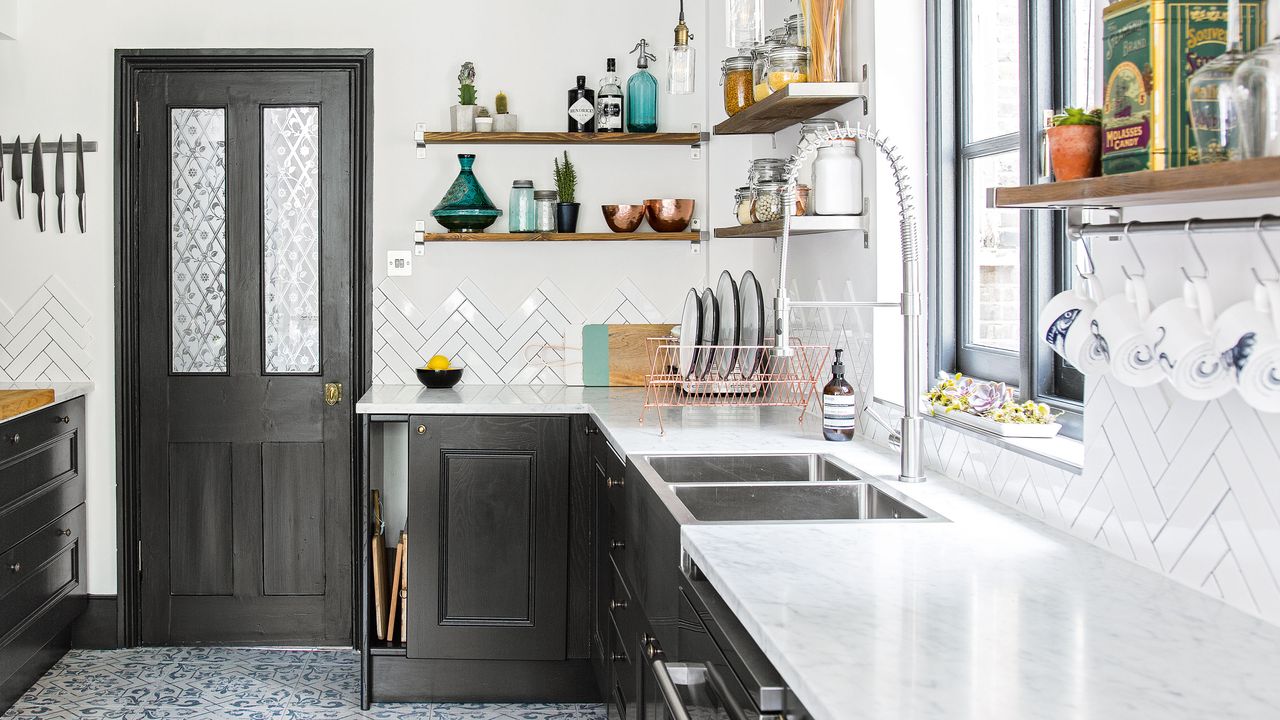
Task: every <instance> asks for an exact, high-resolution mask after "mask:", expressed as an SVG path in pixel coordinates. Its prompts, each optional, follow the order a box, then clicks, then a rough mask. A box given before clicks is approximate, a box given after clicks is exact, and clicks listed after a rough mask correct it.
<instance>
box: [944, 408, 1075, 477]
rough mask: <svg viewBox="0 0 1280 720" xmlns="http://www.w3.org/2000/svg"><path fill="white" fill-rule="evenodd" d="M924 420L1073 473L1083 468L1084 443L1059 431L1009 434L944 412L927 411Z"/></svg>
mask: <svg viewBox="0 0 1280 720" xmlns="http://www.w3.org/2000/svg"><path fill="white" fill-rule="evenodd" d="M924 417H925V420H927V421H929V422H933V423H937V424H938V425H941V426H943V427H945V428H947V429H948V430H951V431H953V432H958V433H960V434H961V435H967V436H969V437H972V438H975V439H978V440H981V441H983V442H988V443H991V444H992V445H995V446H997V447H1001V448H1004V449H1005V450H1008V451H1010V452H1015V453H1018V454H1019V455H1023V456H1026V457H1028V458H1030V459H1032V460H1036V461H1039V462H1042V463H1046V464H1049V465H1053V466H1054V467H1056V468H1059V469H1062V470H1066V471H1067V472H1070V473H1074V474H1077V475H1079V474H1081V473H1083V472H1084V443H1083V442H1081V441H1079V440H1073V439H1072V438H1069V437H1064V436H1063V435H1061V434H1059V435H1058V436H1057V437H1053V438H1009V437H1004V436H1002V435H996V434H994V433H989V432H984V431H982V430H978V429H976V428H973V427H970V426H968V425H964V424H962V423H958V422H956V421H954V420H948V419H947V418H946V417H945V416H939V415H931V414H926V415H925V416H924Z"/></svg>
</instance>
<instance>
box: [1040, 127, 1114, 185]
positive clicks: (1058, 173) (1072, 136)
mask: <svg viewBox="0 0 1280 720" xmlns="http://www.w3.org/2000/svg"><path fill="white" fill-rule="evenodd" d="M1048 133H1049V157H1050V159H1051V161H1052V162H1053V176H1054V179H1056V180H1058V181H1059V182H1062V181H1064V180H1079V179H1080V178H1091V177H1098V176H1099V175H1101V174H1102V127H1101V126H1099V125H1062V126H1059V127H1051V128H1049V131H1048Z"/></svg>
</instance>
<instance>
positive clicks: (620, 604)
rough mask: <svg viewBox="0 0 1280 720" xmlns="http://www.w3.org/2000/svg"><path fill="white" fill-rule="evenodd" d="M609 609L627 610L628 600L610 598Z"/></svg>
mask: <svg viewBox="0 0 1280 720" xmlns="http://www.w3.org/2000/svg"><path fill="white" fill-rule="evenodd" d="M609 609H610V610H626V609H627V601H626V600H610V601H609Z"/></svg>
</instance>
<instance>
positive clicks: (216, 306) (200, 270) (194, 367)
mask: <svg viewBox="0 0 1280 720" xmlns="http://www.w3.org/2000/svg"><path fill="white" fill-rule="evenodd" d="M169 120H170V124H169V129H170V133H169V147H170V151H171V153H172V159H171V164H170V168H169V186H170V191H169V203H170V209H169V223H170V224H169V268H170V310H171V315H170V325H171V333H172V336H173V337H172V349H171V351H170V352H171V360H172V362H171V367H172V369H173V372H180V373H224V372H226V371H227V233H226V218H227V214H226V206H227V172H226V170H227V168H226V161H227V113H226V110H224V109H221V108H174V109H173V110H171V111H170V113H169Z"/></svg>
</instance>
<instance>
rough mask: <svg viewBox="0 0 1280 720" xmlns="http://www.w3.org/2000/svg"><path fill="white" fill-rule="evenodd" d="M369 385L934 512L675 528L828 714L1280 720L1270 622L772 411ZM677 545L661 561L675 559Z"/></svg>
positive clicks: (372, 403) (608, 396) (388, 404)
mask: <svg viewBox="0 0 1280 720" xmlns="http://www.w3.org/2000/svg"><path fill="white" fill-rule="evenodd" d="M441 392H442V391H431V390H426V389H424V388H421V387H412V386H382V387H375V388H374V389H373V390H372V391H371V392H370V393H369V394H367V395H366V396H365V397H364V398H362V399H361V400H360V401H359V403H358V405H357V407H358V409H359V412H361V413H386V414H405V413H449V412H456V413H511V414H526V413H571V412H589V413H591V414H592V415H593V416H594V417H595V418H596V419H597V421H598V422H599V423H600V425H601V427H602V430H603V431H604V432H605V434H606V436H607V437H608V438H609V440H610V442H611V444H613V446H614V447H615V449H617V450H618V451H619V452H620V453H622V454H628V455H631V454H646V453H655V452H689V453H694V452H729V453H732V452H826V453H828V454H831V455H834V456H835V457H837V458H838V459H839V460H841V461H843V462H845V463H847V464H850V465H852V466H854V467H857V468H859V469H861V470H863V471H864V472H867V473H870V474H873V475H876V476H877V477H879V478H882V479H883V481H884V482H886V484H889V485H890V486H891V487H892V488H893V489H894V490H896V491H898V492H900V493H902V494H904V495H907V496H908V497H910V498H912V499H913V500H915V501H917V502H919V503H920V504H922V505H925V506H926V507H928V508H929V509H931V510H933V511H934V512H936V513H939V514H941V515H943V516H944V517H946V518H947V520H948V522H933V523H910V524H907V523H903V524H895V523H879V524H868V523H864V524H857V523H812V524H750V525H744V524H708V523H688V524H685V525H683V527H682V529H681V537H682V544H683V546H684V548H685V550H686V551H687V552H688V553H689V554H690V555H691V556H692V558H693V559H694V561H695V562H697V563H698V565H699V566H700V567H701V569H702V570H703V572H704V573H705V574H706V575H707V577H708V578H709V579H710V580H711V583H712V585H713V586H714V587H715V588H716V590H717V591H718V592H719V593H720V594H721V596H722V597H723V598H724V600H725V602H727V603H728V604H729V606H730V607H732V608H733V609H734V612H735V613H736V614H737V616H738V619H739V620H740V621H741V622H742V624H743V625H744V626H745V627H746V629H747V630H748V632H750V633H751V635H752V637H753V638H754V639H755V640H756V642H757V643H759V644H760V646H761V648H762V649H763V650H764V651H765V653H766V654H767V655H768V656H769V658H770V659H771V660H772V661H773V663H774V664H775V666H776V667H777V669H778V671H779V672H780V673H781V674H782V676H783V677H784V678H785V679H786V681H787V682H788V684H789V685H791V687H792V689H793V690H794V691H795V692H796V694H797V696H798V697H799V698H800V700H801V702H803V703H804V704H805V706H806V708H807V709H808V710H809V711H810V712H811V713H812V714H813V715H814V717H815V718H818V719H819V720H836V719H837V718H848V717H859V718H894V719H913V718H920V719H924V718H930V719H934V718H937V719H941V718H948V719H954V718H961V719H963V718H973V719H974V720H977V719H978V718H982V719H983V720H992V719H997V718H1010V719H1012V718H1019V719H1025V718H1071V719H1082V718H1098V719H1100V720H1102V719H1105V720H1112V719H1115V718H1144V719H1146V718H1161V719H1162V720H1170V719H1173V718H1206V717H1213V718H1272V717H1280V682H1277V681H1276V678H1277V677H1280V628H1277V627H1276V626H1274V625H1270V624H1268V623H1266V622H1263V621H1262V620H1259V619H1257V618H1254V617H1252V616H1250V615H1247V614H1245V613H1243V612H1241V611H1239V610H1236V609H1234V608H1231V607H1230V606H1228V605H1226V604H1224V603H1222V602H1221V601H1218V600H1215V599H1213V598H1210V597H1208V596H1206V595H1203V594H1201V593H1199V592H1196V591H1194V590H1192V589H1190V588H1188V587H1186V586H1183V585H1181V584H1178V583H1177V582H1175V581H1173V580H1170V579H1168V578H1165V577H1164V576H1162V575H1159V574H1157V573H1154V572H1151V571H1149V570H1146V569H1144V568H1140V567H1139V566H1137V565H1135V564H1133V563H1131V562H1128V561H1126V560H1123V559H1121V558H1119V557H1117V556H1115V555H1112V554H1110V553H1108V552H1106V551H1105V550H1102V549H1100V548H1097V547H1094V546H1092V545H1090V544H1088V543H1085V542H1083V541H1080V540H1078V539H1076V538H1073V537H1071V536H1070V535H1067V534H1065V533H1063V532H1060V531H1058V530H1055V529H1053V528H1051V527H1049V526H1047V525H1045V524H1043V523H1040V522H1039V521H1036V520H1034V519H1032V518H1030V517H1028V516H1026V515H1023V514H1021V513H1019V512H1017V511H1016V510H1013V509H1011V508H1008V507H1006V506H1004V505H1002V504H1000V503H998V502H996V501H995V500H992V499H990V498H987V497H985V496H983V495H980V494H978V493H976V492H974V491H972V490H970V489H968V488H966V487H964V486H962V485H959V484H957V483H954V482H952V481H950V480H947V479H945V478H940V477H935V476H932V475H931V476H930V481H929V482H926V483H920V484H902V483H898V482H896V481H893V480H891V478H893V477H894V476H895V475H896V470H897V457H896V455H895V454H893V453H890V452H888V451H887V450H884V449H882V448H880V447H878V446H875V445H872V444H870V443H865V442H862V441H854V442H851V443H828V442H824V441H823V440H821V439H820V438H815V437H814V433H815V432H816V425H814V424H813V423H812V421H810V423H809V425H808V427H807V428H802V427H801V426H800V425H799V423H798V422H797V418H798V415H797V413H795V412H794V411H791V410H789V409H776V408H775V409H748V410H732V411H725V410H719V411H717V410H703V409H698V410H685V411H683V412H672V411H667V416H666V433H665V434H659V432H658V428H657V423H656V418H654V417H652V412H653V411H650V417H649V419H647V421H646V423H645V424H643V425H641V424H639V423H638V422H637V420H638V418H639V416H640V410H641V407H642V404H643V391H642V390H639V389H626V388H573V387H485V386H479V387H477V386H471V387H466V386H463V387H460V388H458V390H457V391H456V392H455V391H444V392H447V393H448V394H447V395H444V394H440V393H441ZM675 560H676V559H674V558H673V561H675Z"/></svg>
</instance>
